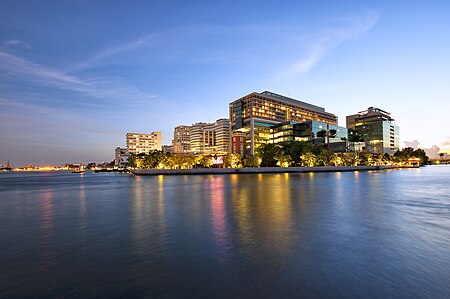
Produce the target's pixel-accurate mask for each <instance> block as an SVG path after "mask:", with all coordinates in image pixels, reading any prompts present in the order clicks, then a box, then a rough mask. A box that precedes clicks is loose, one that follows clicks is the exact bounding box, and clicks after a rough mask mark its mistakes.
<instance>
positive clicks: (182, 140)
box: [172, 125, 191, 154]
mask: <svg viewBox="0 0 450 299" xmlns="http://www.w3.org/2000/svg"><path fill="white" fill-rule="evenodd" d="M190 132H191V126H185V125H181V126H177V127H175V129H174V130H173V140H172V146H173V152H174V153H181V154H183V153H188V152H189V151H190V148H191V146H190V141H189V138H190Z"/></svg>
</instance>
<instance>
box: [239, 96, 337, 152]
mask: <svg viewBox="0 0 450 299" xmlns="http://www.w3.org/2000/svg"><path fill="white" fill-rule="evenodd" d="M309 120H314V121H318V122H322V123H326V124H332V125H337V116H336V115H334V114H332V113H328V112H325V109H324V108H322V107H319V106H316V105H312V104H308V103H305V102H302V101H298V100H295V99H292V98H288V97H285V96H282V95H279V94H276V93H273V92H269V91H264V92H262V93H257V92H253V93H251V94H248V95H246V96H244V97H242V98H240V99H237V100H235V101H234V102H232V103H230V122H231V129H232V131H233V132H234V131H241V132H243V133H245V134H246V146H245V147H246V154H251V155H254V153H255V149H256V148H257V147H258V145H260V144H263V143H270V142H272V141H271V134H270V130H271V129H270V127H271V126H272V125H275V124H279V123H282V122H286V121H293V122H299V123H302V122H306V121H309Z"/></svg>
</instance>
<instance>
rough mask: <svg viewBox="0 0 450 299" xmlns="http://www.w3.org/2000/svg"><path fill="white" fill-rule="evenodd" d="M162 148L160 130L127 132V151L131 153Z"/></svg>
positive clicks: (145, 152) (147, 151)
mask: <svg viewBox="0 0 450 299" xmlns="http://www.w3.org/2000/svg"><path fill="white" fill-rule="evenodd" d="M161 149H162V135H161V132H152V133H150V134H143V133H127V151H128V152H129V153H131V154H141V153H144V154H148V153H149V152H151V151H154V150H159V151H160V150H161Z"/></svg>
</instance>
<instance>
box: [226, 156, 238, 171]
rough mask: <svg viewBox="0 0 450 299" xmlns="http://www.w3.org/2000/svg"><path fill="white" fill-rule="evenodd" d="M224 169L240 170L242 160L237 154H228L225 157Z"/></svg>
mask: <svg viewBox="0 0 450 299" xmlns="http://www.w3.org/2000/svg"><path fill="white" fill-rule="evenodd" d="M224 162H225V167H228V168H240V167H242V158H241V155H239V154H228V155H226V157H225V161H224Z"/></svg>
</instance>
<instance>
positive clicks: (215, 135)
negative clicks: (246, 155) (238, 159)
mask: <svg viewBox="0 0 450 299" xmlns="http://www.w3.org/2000/svg"><path fill="white" fill-rule="evenodd" d="M189 143H190V152H191V153H194V154H218V155H225V154H227V153H228V150H229V146H230V121H229V120H228V119H225V118H221V119H218V120H217V121H216V122H215V123H196V124H193V125H192V126H191V127H190V136H189Z"/></svg>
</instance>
